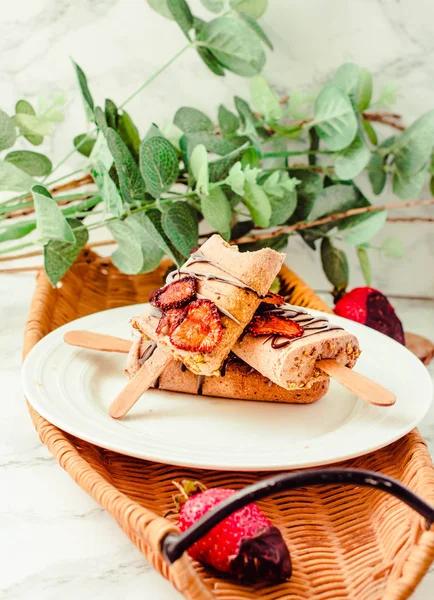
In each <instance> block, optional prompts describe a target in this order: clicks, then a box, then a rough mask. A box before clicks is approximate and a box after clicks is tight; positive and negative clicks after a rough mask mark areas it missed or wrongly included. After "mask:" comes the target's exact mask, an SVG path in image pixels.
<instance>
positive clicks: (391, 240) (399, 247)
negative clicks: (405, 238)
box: [381, 236, 405, 260]
mask: <svg viewBox="0 0 434 600" xmlns="http://www.w3.org/2000/svg"><path fill="white" fill-rule="evenodd" d="M381 249H382V250H383V252H384V256H387V258H394V259H397V260H398V259H400V258H403V256H404V254H405V248H404V244H403V243H402V240H401V239H399V238H397V237H395V236H389V237H387V238H386V239H385V240H384V242H383V243H382V244H381Z"/></svg>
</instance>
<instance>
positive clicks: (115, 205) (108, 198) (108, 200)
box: [101, 169, 124, 217]
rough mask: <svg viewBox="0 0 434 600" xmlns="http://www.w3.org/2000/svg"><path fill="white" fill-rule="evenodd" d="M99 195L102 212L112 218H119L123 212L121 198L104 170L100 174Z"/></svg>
mask: <svg viewBox="0 0 434 600" xmlns="http://www.w3.org/2000/svg"><path fill="white" fill-rule="evenodd" d="M101 194H102V197H103V200H104V210H105V212H106V214H109V215H112V216H113V217H120V216H121V215H122V213H123V212H124V208H123V203H122V198H121V195H120V194H119V191H118V188H117V187H116V184H115V182H114V181H113V179H112V178H111V177H110V175H109V172H108V171H107V170H106V169H104V170H103V174H102V187H101Z"/></svg>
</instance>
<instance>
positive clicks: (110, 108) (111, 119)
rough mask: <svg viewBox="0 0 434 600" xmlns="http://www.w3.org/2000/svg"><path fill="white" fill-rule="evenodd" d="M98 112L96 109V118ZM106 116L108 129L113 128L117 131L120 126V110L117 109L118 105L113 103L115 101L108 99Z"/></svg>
mask: <svg viewBox="0 0 434 600" xmlns="http://www.w3.org/2000/svg"><path fill="white" fill-rule="evenodd" d="M96 110H97V109H95V117H96ZM100 110H101V109H100ZM104 116H105V120H106V123H107V127H111V128H112V129H114V130H115V131H116V130H117V126H118V109H117V107H116V104H115V103H114V102H113V100H110V98H106V101H105V103H104Z"/></svg>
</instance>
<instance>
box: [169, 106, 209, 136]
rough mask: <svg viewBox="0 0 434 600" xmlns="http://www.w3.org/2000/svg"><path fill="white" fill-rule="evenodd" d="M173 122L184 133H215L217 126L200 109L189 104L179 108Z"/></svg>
mask: <svg viewBox="0 0 434 600" xmlns="http://www.w3.org/2000/svg"><path fill="white" fill-rule="evenodd" d="M173 122H174V124H175V125H176V126H177V127H179V129H181V131H183V132H184V133H196V132H197V131H206V132H208V133H212V134H214V133H215V127H214V124H213V122H212V121H211V119H209V118H208V117H207V116H206V115H205V114H204V113H203V112H201V111H200V110H197V109H196V108H190V107H189V106H182V107H181V108H179V109H178V110H177V111H176V114H175V118H174V119H173Z"/></svg>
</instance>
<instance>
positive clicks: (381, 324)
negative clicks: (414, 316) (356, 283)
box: [335, 287, 405, 344]
mask: <svg viewBox="0 0 434 600" xmlns="http://www.w3.org/2000/svg"><path fill="white" fill-rule="evenodd" d="M335 313H336V314H337V315H339V316H341V317H345V318H346V319H351V320H352V321H357V322H358V323H363V325H367V326H368V327H372V329H377V331H381V333H384V334H386V335H388V336H389V337H391V338H393V339H394V340H396V341H397V342H399V343H401V344H405V340H404V330H403V328H402V323H401V321H400V320H399V319H398V317H397V315H396V313H395V311H394V309H393V306H392V305H391V304H390V302H389V300H388V299H387V298H386V296H385V295H384V294H382V293H381V292H379V291H378V290H374V288H370V287H360V288H355V289H354V290H352V291H351V292H348V293H347V294H345V296H344V297H343V298H341V299H340V300H339V301H338V302H337V303H336V306H335Z"/></svg>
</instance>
